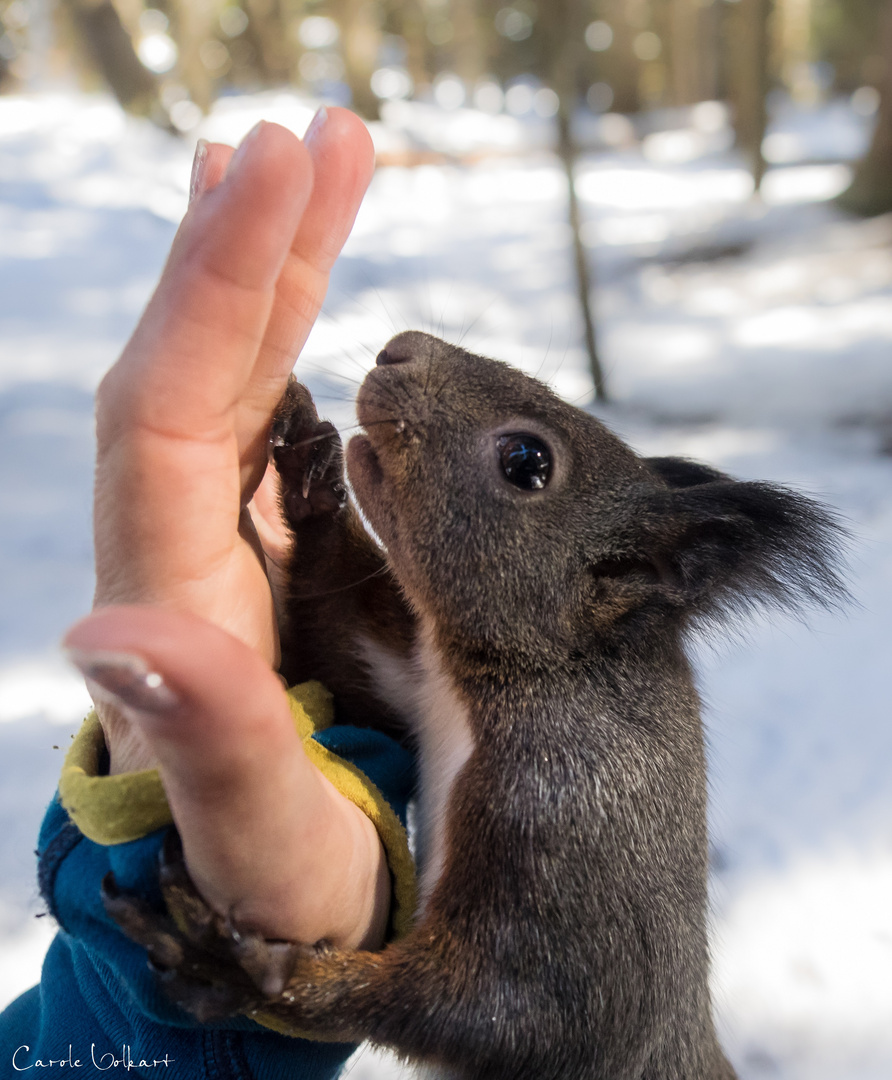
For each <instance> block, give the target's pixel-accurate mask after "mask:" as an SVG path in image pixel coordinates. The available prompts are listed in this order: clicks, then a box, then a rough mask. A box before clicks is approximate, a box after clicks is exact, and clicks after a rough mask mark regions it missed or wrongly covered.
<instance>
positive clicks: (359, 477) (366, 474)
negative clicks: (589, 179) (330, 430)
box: [347, 433, 384, 502]
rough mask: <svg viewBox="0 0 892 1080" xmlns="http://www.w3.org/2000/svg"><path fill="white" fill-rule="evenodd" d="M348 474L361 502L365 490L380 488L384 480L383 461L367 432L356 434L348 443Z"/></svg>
mask: <svg viewBox="0 0 892 1080" xmlns="http://www.w3.org/2000/svg"><path fill="white" fill-rule="evenodd" d="M347 475H348V477H349V478H350V483H351V484H352V486H353V488H354V490H355V491H356V493H357V495H358V497H359V500H360V502H362V492H363V491H364V490H368V489H370V488H379V487H380V486H381V484H382V483H383V481H384V470H383V469H382V468H381V462H380V461H379V460H378V455H377V454H376V453H375V451H374V448H373V447H372V442H371V439H369V437H368V435H366V434H365V433H363V434H361V435H354V436H353V438H352V439H351V440H350V442H349V443H347Z"/></svg>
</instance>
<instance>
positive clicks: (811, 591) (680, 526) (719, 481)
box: [643, 459, 848, 618]
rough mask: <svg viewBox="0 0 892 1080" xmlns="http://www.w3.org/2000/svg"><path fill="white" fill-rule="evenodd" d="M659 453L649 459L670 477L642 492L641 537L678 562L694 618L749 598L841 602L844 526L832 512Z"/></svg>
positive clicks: (776, 602) (741, 606) (793, 605)
mask: <svg viewBox="0 0 892 1080" xmlns="http://www.w3.org/2000/svg"><path fill="white" fill-rule="evenodd" d="M658 460H659V461H660V463H661V464H660V465H659V466H658V467H657V468H654V465H653V463H652V462H648V464H649V465H650V467H651V468H653V469H654V471H656V472H661V475H662V476H663V477H664V479H666V480H667V482H669V483H672V481H673V479H674V480H675V481H676V482H675V483H674V484H673V486H672V488H670V490H663V491H661V492H659V493H656V494H654V495H653V496H652V497H651V499H650V500H648V502H649V506H648V508H647V510H646V511H645V514H644V518H643V520H644V523H645V529H646V531H647V532H648V533H649V534H650V535H649V536H648V543H649V544H651V545H653V550H655V551H656V552H658V553H660V554H661V555H663V556H664V557H665V558H667V559H668V560H670V562H671V564H672V565H673V566H674V568H675V569H676V571H677V573H678V577H679V583H680V590H681V594H682V596H683V597H684V600H683V605H682V606H683V607H684V608H685V609H686V610H687V611H688V613H689V614H690V615H691V616H692V617H693V618H697V617H700V618H712V617H717V616H721V615H723V614H733V613H736V612H741V611H744V610H746V609H748V608H750V607H752V606H754V605H757V604H766V605H770V606H776V607H781V608H786V609H788V610H793V611H798V610H801V609H802V608H803V607H805V606H808V605H817V606H820V607H827V608H832V607H838V606H840V605H841V604H842V603H844V602H845V601H846V599H847V598H848V592H847V589H846V587H845V584H844V582H843V579H842V576H841V573H840V569H839V566H840V561H841V554H842V552H843V551H844V550H845V547H846V540H847V533H846V530H845V528H844V527H843V526H842V524H841V522H840V520H839V519H838V518H837V517H836V516H835V515H834V514H833V512H832V511H830V510H828V509H827V508H826V507H824V506H822V505H821V504H820V503H818V502H816V501H815V500H813V499H810V498H807V497H805V496H803V495H800V494H798V493H796V492H794V491H790V490H789V489H787V488H784V487H779V486H776V485H773V484H767V483H756V482H742V481H735V480H730V479H728V478H727V477H725V476H724V475H723V474H721V473H715V472H714V470H709V469H706V468H705V467H702V466H694V465H693V463H688V462H681V461H679V460H678V459H658ZM667 461H668V462H671V464H668V465H667V464H666V462H667ZM701 470H702V471H701ZM710 473H711V474H712V477H713V478H712V479H707V476H708V474H710ZM698 475H699V476H701V477H703V479H700V480H697V479H696V477H697V476H698Z"/></svg>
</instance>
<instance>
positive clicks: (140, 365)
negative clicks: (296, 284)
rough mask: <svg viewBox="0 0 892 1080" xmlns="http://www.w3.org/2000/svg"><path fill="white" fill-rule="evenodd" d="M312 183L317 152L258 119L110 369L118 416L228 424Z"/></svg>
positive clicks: (156, 423)
mask: <svg viewBox="0 0 892 1080" xmlns="http://www.w3.org/2000/svg"><path fill="white" fill-rule="evenodd" d="M312 190H313V165H312V160H311V158H310V155H309V153H308V152H307V150H306V148H305V147H304V146H303V145H302V144H301V142H300V140H298V139H297V138H296V136H294V135H293V134H292V133H291V132H289V131H287V130H286V129H285V128H282V127H279V126H278V125H275V124H261V125H258V126H257V127H256V128H255V129H254V130H253V131H252V132H251V133H250V134H249V135H248V136H247V137H246V138H245V140H244V141H243V142H242V144H241V146H240V147H239V149H238V150H237V151H236V153H235V154H234V155H233V157H232V160H231V161H230V163H229V167H228V168H227V171H226V174H225V176H224V177H223V179H222V180H221V182H220V183H219V184H218V185H217V186H216V187H215V188H214V189H213V190H211V191H208V192H206V193H205V194H204V195H203V196H202V197H201V198H200V199H198V200H197V201H195V202H194V203H193V204H192V205H191V206H190V208H189V211H188V212H187V214H186V217H185V218H184V220H183V223H182V225H181V227H180V229H179V231H178V233H177V236H176V239H175V241H174V244H173V248H172V250H171V254H170V257H169V259H168V262H167V265H166V267H165V269H164V272H163V274H162V277H161V280H160V282H159V284H158V287H157V289H156V291H155V294H154V296H153V297H152V299H151V300H150V301H149V305H148V307H147V308H146V311H145V313H144V315H143V317H142V319H141V321H140V324H139V326H138V327H137V330H136V332H135V333H134V335H133V337H132V338H131V340H130V343H129V344H128V345H127V347H126V349H125V350H124V353H123V354H122V357H121V359H120V360H119V361H118V363H117V364H116V365H115V367H114V368H113V369H112V371H111V372H110V373H109V375H108V376H107V377H106V385H105V386H104V387H103V396H104V397H105V398H106V399H107V398H109V397H113V398H114V399H115V401H116V406H117V407H116V408H114V409H112V410H109V412H110V413H111V414H112V416H111V419H112V422H114V420H115V419H116V420H117V422H119V423H122V424H126V425H127V427H128V429H130V430H132V429H133V427H134V426H137V427H138V426H145V427H147V428H149V429H151V430H153V431H156V432H162V433H165V434H169V435H171V436H173V437H183V438H188V439H199V440H202V439H208V438H209V439H213V438H215V437H221V438H222V437H224V436H225V434H226V432H227V431H229V432H231V428H232V410H233V409H234V408H235V406H236V405H237V404H238V402H239V399H240V397H241V395H242V393H243V392H244V389H245V386H246V384H247V381H248V379H249V378H250V376H251V373H252V371H253V368H254V364H255V362H256V358H257V354H258V351H259V349H260V346H261V343H262V341H263V337H264V333H265V331H266V325H267V321H268V319H269V316H270V312H271V310H272V307H273V304H274V301H275V293H276V283H277V280H278V277H279V274H280V273H281V270H282V266H283V264H284V262H285V260H286V258H287V257H288V254H289V252H290V248H291V244H292V241H293V237H294V235H295V232H296V231H297V227H298V225H299V223H300V220H301V217H302V216H303V214H304V211H305V209H306V206H307V203H308V202H309V199H310V195H311V193H312ZM122 397H123V399H124V400H123V401H122V400H121V399H122ZM122 405H123V407H122Z"/></svg>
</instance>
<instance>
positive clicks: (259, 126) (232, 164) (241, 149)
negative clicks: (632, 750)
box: [226, 120, 266, 174]
mask: <svg viewBox="0 0 892 1080" xmlns="http://www.w3.org/2000/svg"><path fill="white" fill-rule="evenodd" d="M265 125H266V121H265V120H258V121H257V123H256V124H255V125H254V127H252V128H251V130H250V131H249V132H248V134H247V135H246V136H245V137H244V138H243V139H242V141H241V142H240V143H239V144H238V148H237V149H236V151H235V153H234V154H233V155H232V157H231V158H230V159H229V167H228V168H227V170H226V172H227V174H228V173H232V172H235V170H236V169H237V168H238V167H239V165H240V164H241V162H242V161H243V160H244V158H245V156H246V152H247V150H248V147H250V145H251V144H252V143H253V142H254V140H255V139H256V138H257V136H258V135H259V134H260V132H261V131H262V130H263V128H264V126H265Z"/></svg>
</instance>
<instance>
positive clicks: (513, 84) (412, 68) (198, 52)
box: [0, 0, 892, 400]
mask: <svg viewBox="0 0 892 1080" xmlns="http://www.w3.org/2000/svg"><path fill="white" fill-rule="evenodd" d="M0 22H2V36H0V86H2V87H3V88H4V89H6V90H17V89H21V88H22V87H23V86H24V87H27V86H28V85H30V84H33V83H34V82H35V81H40V80H42V81H44V82H45V81H46V80H47V79H50V80H52V79H54V78H60V77H68V78H70V77H71V75H72V74H73V73H74V74H76V75H77V76H78V78H79V79H80V81H81V83H82V84H84V85H85V87H86V88H91V87H96V86H98V85H99V84H101V83H102V82H103V81H104V82H105V83H106V84H107V85H108V87H109V88H110V89H111V90H112V91H113V93H114V94H115V96H116V97H117V99H118V101H119V102H120V103H121V104H122V105H123V106H124V107H125V108H126V109H128V110H129V111H131V112H134V113H137V114H141V115H144V116H149V117H151V118H152V119H153V120H155V121H156V122H157V123H158V124H160V125H162V126H164V127H167V128H169V129H171V130H173V131H179V132H181V133H183V134H188V133H189V132H190V131H191V130H192V129H194V128H196V127H197V126H198V124H199V123H200V122H201V120H202V118H203V116H204V115H205V114H206V113H207V112H208V110H209V109H210V107H211V106H212V104H213V102H214V101H215V100H216V99H217V98H218V97H219V96H221V95H225V94H227V93H233V92H244V91H256V90H261V89H264V88H270V87H277V86H285V85H288V86H294V87H299V88H302V89H304V90H306V91H307V93H308V94H310V95H312V96H314V97H316V98H319V99H321V100H323V101H329V102H334V103H336V104H343V105H349V106H351V107H352V108H354V109H356V110H357V111H358V112H359V113H360V114H361V115H362V116H364V117H366V118H367V119H370V120H373V119H377V118H379V116H380V115H381V113H382V110H386V108H387V106H388V104H389V103H392V102H399V101H401V100H406V99H411V100H415V101H431V102H434V103H435V104H436V105H438V106H439V107H440V108H441V109H446V110H458V109H460V108H462V107H463V106H466V105H468V106H473V107H475V108H477V109H480V110H483V111H484V112H489V113H500V112H505V113H508V114H511V115H514V116H517V117H524V116H530V115H534V116H536V117H538V118H540V119H541V120H544V121H552V123H551V130H552V132H553V145H554V149H555V150H557V152H558V153H559V155H560V157H561V159H562V161H563V163H564V166H565V174H566V178H567V196H568V210H569V220H570V224H571V226H572V235H573V247H574V265H575V271H576V283H577V295H578V299H579V303H580V308H581V311H582V315H583V327H584V336H585V342H586V349H587V353H588V357H589V368H590V372H591V376H592V381H593V384H594V387H595V391H596V396H597V397H598V398H599V399H601V400H606V398H607V387H606V385H605V381H604V376H603V373H602V367H601V363H600V360H599V357H598V348H597V344H596V335H595V325H594V318H593V316H592V313H591V310H590V306H591V295H592V289H593V285H594V283H593V281H592V280H591V267H590V260H589V259H587V257H586V254H585V245H584V244H583V242H582V240H581V238H580V235H579V231H580V230H579V210H578V206H577V200H576V193H575V190H574V184H573V174H574V167H575V163H576V160H577V154H578V153H579V152H580V150H585V149H592V148H593V145H592V144H593V142H594V143H595V144H600V145H604V144H605V143H607V144H608V145H609V144H611V143H612V144H613V145H614V146H616V145H622V143H623V140H624V139H627V138H628V133H629V126H628V124H627V123H624V121H623V117H624V115H625V116H627V115H629V114H637V115H641V114H642V113H646V112H648V111H653V110H665V109H672V108H680V107H685V106H691V105H693V104H695V103H704V102H707V103H708V102H723V103H726V104H727V106H729V107H730V115H731V117H732V124H733V131H734V134H735V138H736V144H737V149H738V152H739V153H740V154H741V155H742V156H743V157H744V159H745V160H746V162H747V165H748V167H749V168H750V169H751V171H752V174H753V179H754V183H755V188H756V189H757V190H758V188H759V185H760V182H761V180H762V177H763V174H764V172H765V169H766V139H765V134H766V125H767V120H768V116H769V112H770V109H771V105H772V100H773V98H774V99H776V98H777V97H779V96H783V97H784V98H786V99H791V100H792V101H793V102H794V103H795V104H797V105H799V106H804V107H806V108H807V107H809V106H818V105H819V104H820V103H821V102H822V101H825V100H827V99H828V98H829V97H831V96H837V97H838V96H839V95H848V96H850V98H851V104H852V107H853V109H854V110H855V112H856V113H860V114H861V115H863V116H866V117H875V119H876V123H875V128H874V136H873V140H872V143H871V146H870V149H869V151H868V153H867V155H866V156H865V158H864V159H863V160H862V161H861V163H860V165H859V166H858V168H857V169H856V171H855V173H854V177H853V180H852V183H851V185H850V186H849V188H848V190H847V191H845V192H844V193H843V194H842V196H841V197H840V200H839V201H840V203H841V205H842V206H843V207H845V208H846V209H847V210H850V211H852V212H854V213H858V214H863V215H875V214H881V213H884V212H886V211H888V210H892V0H539V2H538V3H537V2H536V0H511V2H509V3H505V0H241V3H234V2H233V0H159V2H158V3H157V4H146V3H144V2H143V0H0ZM726 115H727V114H726V112H725V111H724V110H722V111H719V112H714V113H710V112H709V110H708V109H706V110H704V111H703V112H702V116H701V117H700V118H699V119H700V125H701V126H702V127H703V128H704V130H707V131H708V129H709V127H710V124H711V123H712V124H713V126H714V127H716V128H718V127H721V126H722V125H723V124H724V122H725V118H726ZM593 121H597V122H596V123H593ZM477 156H479V151H478V152H477ZM768 156H770V155H768ZM417 158H418V162H419V163H420V162H421V161H422V160H429V158H430V154H429V152H428V153H427V154H425V153H423V152H421V151H420V152H419V154H418V155H417ZM400 163H404V164H411V163H412V162H411V160H406V161H403V162H400Z"/></svg>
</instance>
